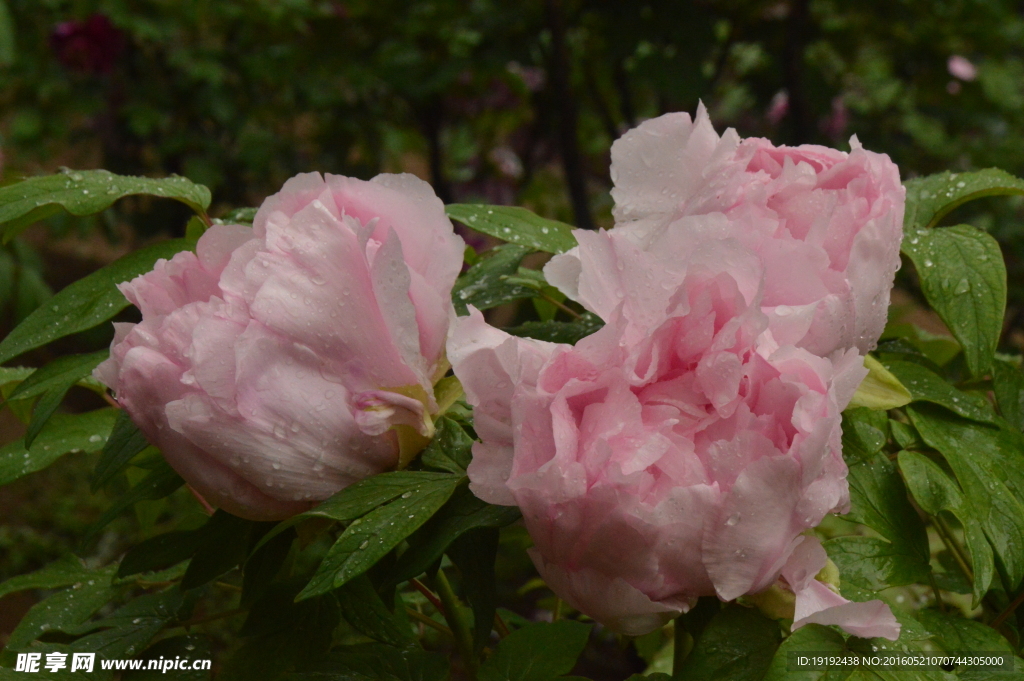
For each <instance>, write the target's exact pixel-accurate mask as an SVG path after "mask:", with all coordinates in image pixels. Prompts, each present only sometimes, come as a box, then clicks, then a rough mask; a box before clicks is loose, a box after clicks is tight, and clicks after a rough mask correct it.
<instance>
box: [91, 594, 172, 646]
mask: <svg viewBox="0 0 1024 681" xmlns="http://www.w3.org/2000/svg"><path fill="white" fill-rule="evenodd" d="M183 602H184V601H183V598H182V594H181V591H180V590H179V589H178V588H177V587H174V588H171V589H168V590H166V591H162V592H160V593H151V594H143V595H141V596H139V597H138V598H135V599H133V600H131V601H129V602H128V603H126V604H124V605H123V606H121V607H120V608H118V609H117V610H116V611H115V612H114V613H113V614H112V615H110V616H109V617H104V618H102V619H99V620H96V621H94V622H88V623H84V624H82V625H81V626H79V627H78V629H77V630H75V631H72V632H71V633H83V632H86V631H94V630H96V629H100V631H94V633H91V634H89V635H87V636H84V637H82V638H80V639H78V640H77V641H75V642H74V643H73V644H72V647H73V648H75V649H77V650H85V651H89V652H95V653H97V654H98V655H99V656H100V657H103V658H105V659H124V658H126V657H132V656H134V655H135V653H137V652H139V651H140V650H142V649H143V648H144V647H145V646H146V645H147V644H148V643H149V642H150V641H151V640H153V637H154V636H156V635H157V634H159V633H160V631H161V630H162V629H163V628H164V627H165V626H167V625H168V624H170V623H172V622H174V621H176V620H177V619H178V611H179V610H180V609H181V607H182V605H183Z"/></svg>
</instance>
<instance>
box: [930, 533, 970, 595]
mask: <svg viewBox="0 0 1024 681" xmlns="http://www.w3.org/2000/svg"><path fill="white" fill-rule="evenodd" d="M935 529H936V530H937V531H938V533H939V538H940V539H942V543H943V544H945V545H946V548H948V549H949V552H950V553H951V554H953V559H954V560H956V564H957V565H958V566H959V567H960V570H961V571H962V572H963V573H964V577H966V578H967V580H968V581H969V582H971V583H972V584H973V583H974V571H973V570H971V568H970V566H969V565H968V564H967V557H966V555H965V553H964V550H963V548H961V546H960V545H959V544H958V543H957V541H956V538H955V537H954V536H953V531H952V530H950V529H949V526H948V525H947V524H946V521H944V520H943V519H942V518H940V517H939V516H935Z"/></svg>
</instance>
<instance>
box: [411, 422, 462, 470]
mask: <svg viewBox="0 0 1024 681" xmlns="http://www.w3.org/2000/svg"><path fill="white" fill-rule="evenodd" d="M434 427H435V428H436V429H437V432H436V433H435V434H434V439H433V440H431V441H430V444H429V445H427V448H426V449H425V450H423V454H421V455H420V460H421V461H422V462H423V465H424V466H426V467H427V468H433V469H434V470H439V471H444V472H446V473H455V474H457V475H465V474H466V467H467V466H469V462H470V460H471V459H472V458H473V453H472V448H473V438H471V437H470V436H469V435H468V434H467V433H466V431H465V430H463V429H462V426H460V425H459V424H458V423H456V422H455V421H453V420H451V419H450V418H448V417H447V416H442V417H440V418H439V419H437V420H436V421H434Z"/></svg>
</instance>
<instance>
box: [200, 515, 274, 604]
mask: <svg viewBox="0 0 1024 681" xmlns="http://www.w3.org/2000/svg"><path fill="white" fill-rule="evenodd" d="M270 527H271V526H270V525H269V524H268V523H257V522H254V521H252V520H244V519H242V518H239V517H237V516H233V515H231V514H230V513H228V512H227V511H220V510H219V511H217V512H216V513H214V514H213V517H211V518H210V520H209V521H207V523H206V524H205V525H203V526H202V527H201V528H199V546H198V548H197V549H196V553H195V555H194V556H192V561H191V562H190V563H189V564H188V570H187V571H186V572H185V576H184V577H182V579H181V588H182V589H195V588H196V587H200V586H202V585H203V584H208V583H209V582H212V581H213V580H214V579H216V578H217V577H220V576H221V575H222V574H224V573H225V572H227V571H229V570H232V569H234V568H236V567H238V566H239V565H241V564H242V563H243V562H244V561H245V559H246V557H247V556H248V555H249V547H250V546H251V545H252V543H253V538H254V536H255V537H256V538H258V537H259V536H260V535H261V534H262V533H263V532H266V531H267V530H268V529H269V528H270Z"/></svg>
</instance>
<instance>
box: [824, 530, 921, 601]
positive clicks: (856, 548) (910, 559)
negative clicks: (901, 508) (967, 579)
mask: <svg viewBox="0 0 1024 681" xmlns="http://www.w3.org/2000/svg"><path fill="white" fill-rule="evenodd" d="M825 550H826V551H828V555H829V558H831V559H832V561H833V562H834V563H835V564H836V566H837V567H838V568H839V574H840V575H842V585H843V586H844V587H845V586H846V585H847V584H850V585H853V586H855V587H857V588H860V589H867V590H868V591H881V590H882V589H887V588H889V587H890V586H904V585H906V584H915V583H922V582H927V581H928V563H927V561H925V560H921V559H920V558H919V557H918V556H916V555H913V554H911V553H910V552H909V551H908V550H907V547H904V546H901V545H899V544H894V543H890V542H887V541H884V540H882V539H876V538H874V537H836V538H835V539H829V540H828V541H826V542H825Z"/></svg>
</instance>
